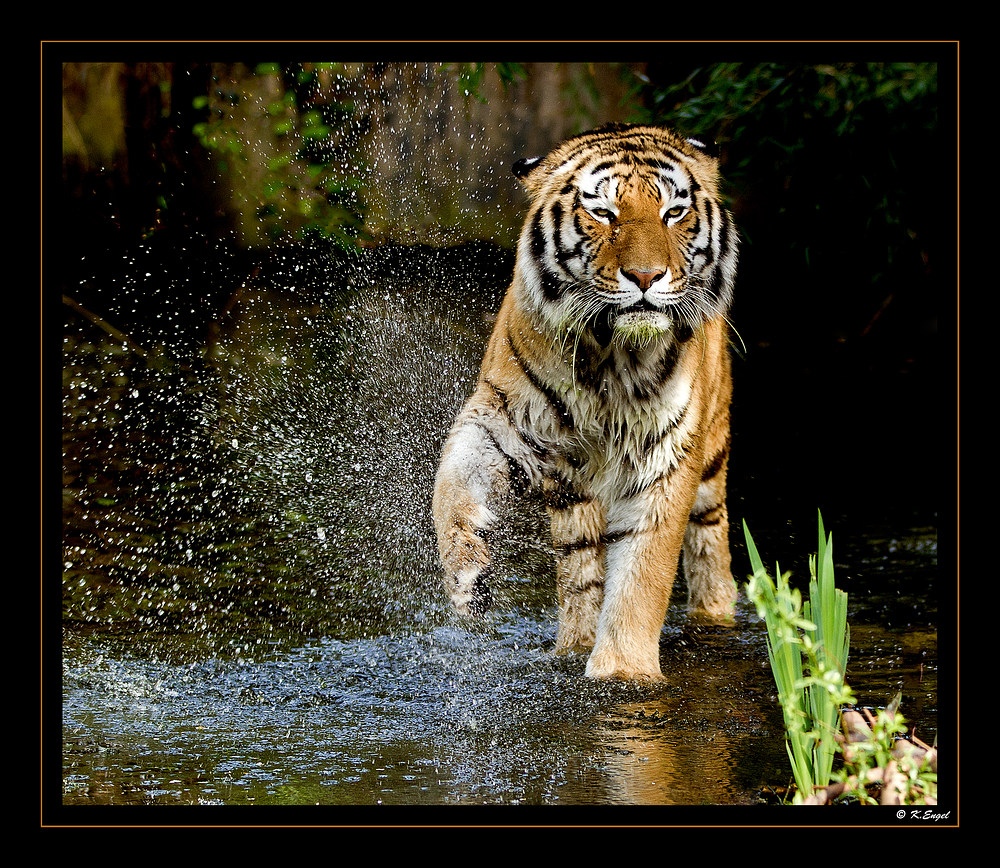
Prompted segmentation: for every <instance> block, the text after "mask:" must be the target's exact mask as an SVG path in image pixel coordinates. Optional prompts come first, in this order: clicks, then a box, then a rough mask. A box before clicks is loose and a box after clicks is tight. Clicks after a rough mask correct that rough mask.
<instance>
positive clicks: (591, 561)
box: [547, 493, 605, 654]
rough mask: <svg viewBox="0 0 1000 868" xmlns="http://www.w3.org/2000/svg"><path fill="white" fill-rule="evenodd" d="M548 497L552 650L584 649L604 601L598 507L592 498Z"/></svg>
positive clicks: (591, 639) (601, 514)
mask: <svg viewBox="0 0 1000 868" xmlns="http://www.w3.org/2000/svg"><path fill="white" fill-rule="evenodd" d="M547 494H548V493H547ZM548 500H549V505H548V513H549V518H550V521H551V525H552V542H553V546H554V548H555V556H556V588H557V591H558V600H559V630H558V634H557V636H556V647H555V653H556V654H568V653H570V652H573V651H584V650H589V649H590V648H592V647H593V645H594V640H595V638H596V636H597V621H598V618H599V616H600V613H601V604H602V603H603V602H604V556H605V550H604V541H603V534H604V510H603V509H602V508H601V506H600V504H599V503H597V501H593V500H584V501H579V502H570V503H566V502H560V501H559V498H558V496H557V495H552V494H549V497H548Z"/></svg>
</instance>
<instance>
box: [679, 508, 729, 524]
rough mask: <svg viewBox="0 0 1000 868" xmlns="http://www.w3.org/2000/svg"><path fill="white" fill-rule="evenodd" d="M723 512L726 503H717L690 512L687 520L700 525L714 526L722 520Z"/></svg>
mask: <svg viewBox="0 0 1000 868" xmlns="http://www.w3.org/2000/svg"><path fill="white" fill-rule="evenodd" d="M725 512H726V505H725V504H724V503H717V504H716V505H715V506H710V507H708V509H703V510H701V511H700V512H692V513H691V515H690V516H689V517H688V520H689V521H691V522H694V523H695V524H697V525H700V526H701V527H714V526H715V525H717V524H720V523H721V522H722V517H723V516H724V515H725Z"/></svg>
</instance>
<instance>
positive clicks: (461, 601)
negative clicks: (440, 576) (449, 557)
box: [448, 567, 492, 618]
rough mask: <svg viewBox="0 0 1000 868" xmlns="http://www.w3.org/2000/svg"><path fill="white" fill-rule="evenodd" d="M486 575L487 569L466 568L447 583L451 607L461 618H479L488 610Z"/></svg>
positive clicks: (488, 596)
mask: <svg viewBox="0 0 1000 868" xmlns="http://www.w3.org/2000/svg"><path fill="white" fill-rule="evenodd" d="M488 574H489V568H488V567H487V568H486V569H483V570H480V569H479V568H478V567H468V568H466V569H464V570H462V571H461V572H459V573H457V574H456V575H454V576H452V577H451V579H450V580H449V581H448V584H449V589H448V590H449V592H450V594H451V605H452V606H453V607H454V609H455V611H456V612H457V613H458V614H459V615H461V616H462V617H463V618H479V617H481V616H482V615H484V614H485V613H486V611H487V609H489V607H490V603H491V602H492V597H491V594H490V589H489V586H488V585H487V583H486V577H487V575H488Z"/></svg>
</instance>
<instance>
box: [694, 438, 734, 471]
mask: <svg viewBox="0 0 1000 868" xmlns="http://www.w3.org/2000/svg"><path fill="white" fill-rule="evenodd" d="M729 445H730V441H729V438H728V437H727V438H726V442H725V445H724V446H723V447H722V448H721V449H720V450H719V451H718V452H717V453H716V454H715V457H714V458H713V459H712V460H711V461H710V462H709V463H708V465H707V466H706V467H705V469H704V471H702V474H701V481H702V482H708V480H709V479H712V478H713V477H714V476H715V475H716V474H717V473H718V472H719V471H720V470H722V466H723V465H724V464H725V463H726V459H727V458H728V457H729Z"/></svg>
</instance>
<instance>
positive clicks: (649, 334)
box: [611, 310, 674, 350]
mask: <svg viewBox="0 0 1000 868" xmlns="http://www.w3.org/2000/svg"><path fill="white" fill-rule="evenodd" d="M673 330H674V321H673V319H671V318H670V317H669V316H667V314H665V313H662V312H661V311H656V310H629V311H625V312H624V313H621V314H619V315H618V316H617V317H615V319H614V321H613V323H612V331H611V339H612V341H613V342H614V343H615V345H616V346H619V347H621V348H622V349H626V350H641V349H643V348H644V347H648V346H649V345H650V344H651V343H653V342H654V341H657V340H660V339H662V338H663V337H665V336H668V335H669V334H670V333H671V332H672V331H673Z"/></svg>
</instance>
